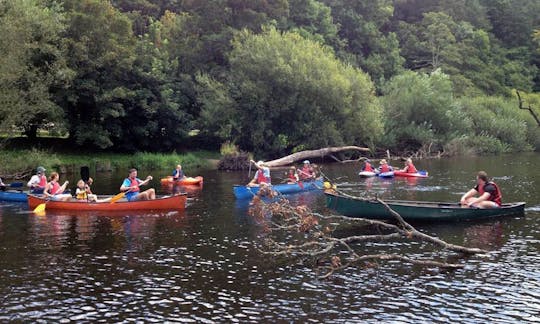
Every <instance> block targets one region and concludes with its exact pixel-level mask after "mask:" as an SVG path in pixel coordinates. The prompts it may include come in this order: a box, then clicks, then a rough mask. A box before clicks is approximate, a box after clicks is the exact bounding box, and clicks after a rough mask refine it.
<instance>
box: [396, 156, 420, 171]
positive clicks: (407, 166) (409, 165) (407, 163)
mask: <svg viewBox="0 0 540 324" xmlns="http://www.w3.org/2000/svg"><path fill="white" fill-rule="evenodd" d="M398 171H399V172H406V173H417V172H418V170H416V167H415V166H414V164H413V163H412V159H411V158H408V159H407V160H405V167H404V168H403V169H401V170H398Z"/></svg>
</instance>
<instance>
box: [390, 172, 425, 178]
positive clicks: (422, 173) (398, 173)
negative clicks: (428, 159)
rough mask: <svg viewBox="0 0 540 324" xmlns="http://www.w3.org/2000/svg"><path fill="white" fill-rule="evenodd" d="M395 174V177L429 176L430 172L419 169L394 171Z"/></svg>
mask: <svg viewBox="0 0 540 324" xmlns="http://www.w3.org/2000/svg"><path fill="white" fill-rule="evenodd" d="M394 176H395V177H412V178H427V177H428V173H427V171H418V172H415V173H409V172H402V171H394Z"/></svg>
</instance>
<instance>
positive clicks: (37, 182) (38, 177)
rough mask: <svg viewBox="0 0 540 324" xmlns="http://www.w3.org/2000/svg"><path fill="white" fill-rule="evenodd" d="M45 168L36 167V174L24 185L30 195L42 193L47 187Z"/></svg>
mask: <svg viewBox="0 0 540 324" xmlns="http://www.w3.org/2000/svg"><path fill="white" fill-rule="evenodd" d="M45 171H46V170H45V168H44V167H42V166H38V167H37V169H36V174H34V175H33V176H32V177H31V178H30V181H28V183H27V184H26V185H27V186H28V187H29V188H30V191H31V193H39V194H40V193H42V192H43V189H45V187H46V186H47V176H46V175H45Z"/></svg>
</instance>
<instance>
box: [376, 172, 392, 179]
mask: <svg viewBox="0 0 540 324" xmlns="http://www.w3.org/2000/svg"><path fill="white" fill-rule="evenodd" d="M377 175H378V176H379V177H380V178H393V177H394V171H389V172H382V173H379V174H377Z"/></svg>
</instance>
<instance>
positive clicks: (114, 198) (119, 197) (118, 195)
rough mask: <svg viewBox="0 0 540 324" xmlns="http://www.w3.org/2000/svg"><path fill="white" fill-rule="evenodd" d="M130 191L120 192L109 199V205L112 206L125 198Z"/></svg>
mask: <svg viewBox="0 0 540 324" xmlns="http://www.w3.org/2000/svg"><path fill="white" fill-rule="evenodd" d="M130 191H131V190H127V191H122V192H121V193H119V194H117V195H115V196H114V197H112V198H111V201H110V203H111V204H114V203H115V202H117V201H118V200H120V199H122V198H124V196H125V195H126V194H127V193H128V192H130Z"/></svg>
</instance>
